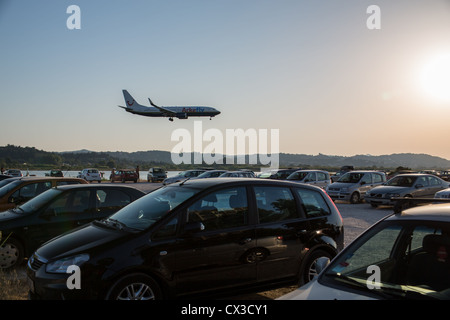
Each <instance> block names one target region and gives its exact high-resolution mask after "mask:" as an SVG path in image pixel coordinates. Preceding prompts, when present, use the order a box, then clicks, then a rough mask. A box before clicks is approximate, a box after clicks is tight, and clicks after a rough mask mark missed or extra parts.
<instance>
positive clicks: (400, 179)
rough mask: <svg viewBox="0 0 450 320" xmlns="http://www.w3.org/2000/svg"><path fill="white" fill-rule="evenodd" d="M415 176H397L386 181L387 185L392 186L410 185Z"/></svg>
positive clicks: (415, 178)
mask: <svg viewBox="0 0 450 320" xmlns="http://www.w3.org/2000/svg"><path fill="white" fill-rule="evenodd" d="M416 180H417V177H409V176H408V177H405V176H397V177H394V178H392V179H390V180H389V181H388V182H386V185H387V186H392V187H412V186H413V184H414V182H415V181H416Z"/></svg>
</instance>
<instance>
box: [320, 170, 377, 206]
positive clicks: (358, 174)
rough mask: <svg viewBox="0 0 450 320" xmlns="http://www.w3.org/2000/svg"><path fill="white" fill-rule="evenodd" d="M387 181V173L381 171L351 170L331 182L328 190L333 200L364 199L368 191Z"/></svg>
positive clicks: (357, 200)
mask: <svg viewBox="0 0 450 320" xmlns="http://www.w3.org/2000/svg"><path fill="white" fill-rule="evenodd" d="M384 182H386V174H385V173H384V172H381V171H362V170H356V171H350V172H347V173H346V174H344V175H343V176H342V177H340V178H339V180H338V181H336V182H333V183H332V184H330V185H329V186H328V187H327V188H326V191H327V193H328V195H329V196H330V198H331V199H333V200H344V201H350V203H358V202H360V201H362V200H363V199H364V197H365V195H366V193H367V192H368V191H370V190H371V189H372V188H374V187H376V186H378V185H381V184H383V183H384Z"/></svg>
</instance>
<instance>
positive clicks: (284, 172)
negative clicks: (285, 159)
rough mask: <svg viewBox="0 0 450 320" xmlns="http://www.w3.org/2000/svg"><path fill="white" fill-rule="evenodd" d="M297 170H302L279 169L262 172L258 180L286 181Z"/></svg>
mask: <svg viewBox="0 0 450 320" xmlns="http://www.w3.org/2000/svg"><path fill="white" fill-rule="evenodd" d="M297 170H300V168H296V169H277V170H269V171H266V172H262V173H261V174H260V175H259V176H258V178H262V179H276V180H284V179H286V178H287V177H289V175H290V174H291V173H293V172H295V171H297Z"/></svg>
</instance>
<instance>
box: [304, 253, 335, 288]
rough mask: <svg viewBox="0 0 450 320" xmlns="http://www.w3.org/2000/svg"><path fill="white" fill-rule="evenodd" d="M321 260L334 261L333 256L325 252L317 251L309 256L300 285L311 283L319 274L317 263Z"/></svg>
mask: <svg viewBox="0 0 450 320" xmlns="http://www.w3.org/2000/svg"><path fill="white" fill-rule="evenodd" d="M320 258H328V259H330V260H331V259H332V258H333V256H332V255H331V254H330V253H328V252H327V251H325V250H320V249H318V250H315V251H313V252H312V253H311V254H310V255H309V256H308V258H307V259H308V260H307V261H306V263H305V266H304V268H303V274H302V275H301V277H300V285H303V284H305V283H308V282H310V281H311V280H312V279H313V278H314V277H315V276H317V275H318V274H319V273H318V272H317V267H316V263H317V261H318V260H319V259H320Z"/></svg>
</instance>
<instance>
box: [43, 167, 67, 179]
mask: <svg viewBox="0 0 450 320" xmlns="http://www.w3.org/2000/svg"><path fill="white" fill-rule="evenodd" d="M45 176H46V177H64V174H63V173H62V171H61V170H57V169H54V170H50V172H49V173H46V174H45Z"/></svg>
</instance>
